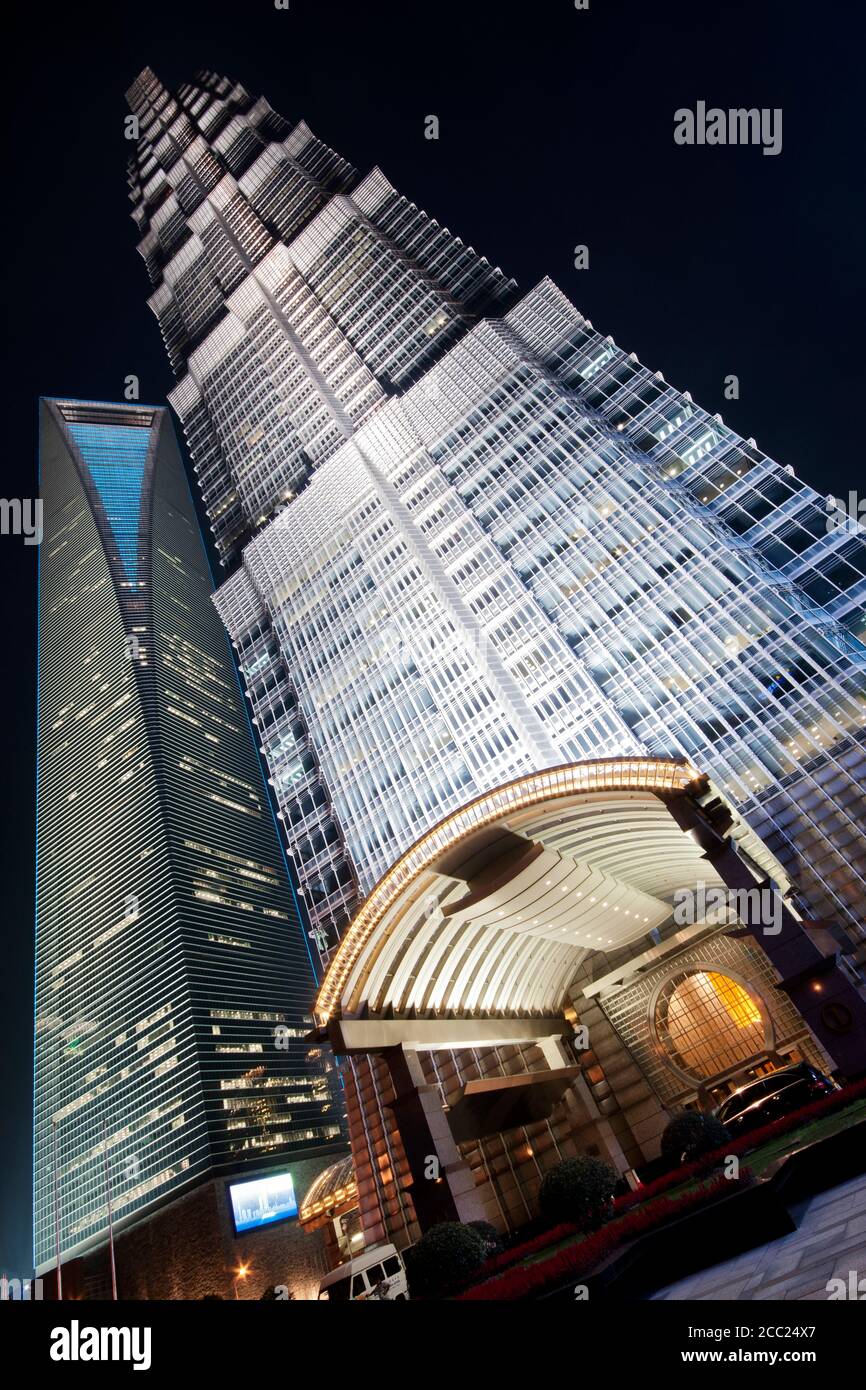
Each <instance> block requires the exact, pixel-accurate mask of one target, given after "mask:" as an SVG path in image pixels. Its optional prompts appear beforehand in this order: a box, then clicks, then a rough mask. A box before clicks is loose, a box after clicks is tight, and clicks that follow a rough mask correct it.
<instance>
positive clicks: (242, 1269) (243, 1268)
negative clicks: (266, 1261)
mask: <svg viewBox="0 0 866 1390" xmlns="http://www.w3.org/2000/svg"><path fill="white" fill-rule="evenodd" d="M249 1272H250V1267H249V1265H239V1266H238V1268H237V1269H236V1270H235V1277H234V1288H235V1298H237V1299H239V1298H240V1294H239V1293H238V1280H239V1279H246V1277H247V1275H248V1274H249Z"/></svg>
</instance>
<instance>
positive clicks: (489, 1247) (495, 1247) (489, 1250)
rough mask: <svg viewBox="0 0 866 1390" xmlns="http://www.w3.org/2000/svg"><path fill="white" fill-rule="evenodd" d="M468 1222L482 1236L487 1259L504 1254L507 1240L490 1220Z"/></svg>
mask: <svg viewBox="0 0 866 1390" xmlns="http://www.w3.org/2000/svg"><path fill="white" fill-rule="evenodd" d="M468 1224H469V1225H470V1226H471V1227H472V1230H473V1231H477V1232H478V1235H479V1236H480V1237H481V1240H482V1242H483V1244H484V1258H485V1260H489V1259H490V1258H491V1257H492V1256H493V1255H501V1254H502V1251H503V1250H504V1249H505V1242H504V1241H503V1239H502V1237H501V1235H500V1234H499V1232H498V1231H497V1229H496V1227H495V1226H493V1225H491V1223H490V1222H489V1221H470V1222H469V1223H468Z"/></svg>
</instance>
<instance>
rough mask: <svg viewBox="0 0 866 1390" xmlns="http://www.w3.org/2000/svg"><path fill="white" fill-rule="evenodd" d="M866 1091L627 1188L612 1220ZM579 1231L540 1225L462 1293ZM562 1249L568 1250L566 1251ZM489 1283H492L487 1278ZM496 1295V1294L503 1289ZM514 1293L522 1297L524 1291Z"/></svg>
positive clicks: (708, 1190) (833, 1099)
mask: <svg viewBox="0 0 866 1390" xmlns="http://www.w3.org/2000/svg"><path fill="white" fill-rule="evenodd" d="M862 1096H866V1080H864V1081H858V1082H856V1083H854V1084H853V1085H851V1086H845V1087H843V1089H842V1090H841V1091H834V1092H832V1094H830V1095H828V1096H822V1097H821V1099H820V1100H816V1101H813V1102H812V1103H811V1104H810V1105H805V1106H803V1107H802V1109H800V1110H796V1111H793V1112H792V1113H791V1114H790V1115H784V1116H782V1117H781V1118H780V1119H778V1120H774V1121H773V1122H772V1123H771V1124H768V1125H763V1126H762V1127H761V1128H760V1129H756V1130H752V1132H751V1133H750V1134H744V1135H743V1136H742V1138H740V1139H734V1140H731V1141H730V1142H729V1143H727V1144H725V1145H723V1146H722V1148H720V1149H716V1150H714V1151H713V1152H712V1153H709V1154H705V1155H704V1156H703V1157H702V1158H699V1159H696V1160H695V1162H694V1163H687V1164H682V1165H681V1166H680V1167H678V1168H675V1169H674V1170H673V1171H672V1172H670V1173H665V1174H664V1175H663V1176H662V1177H660V1178H656V1179H655V1181H654V1182H651V1183H646V1184H644V1185H643V1186H641V1187H639V1188H637V1189H636V1190H635V1191H633V1192H627V1193H623V1195H622V1196H621V1197H617V1199H616V1201H615V1202H614V1214H613V1218H612V1223H616V1225H617V1229H619V1227H620V1223H619V1222H618V1221H617V1218H618V1217H619V1216H621V1215H625V1213H626V1212H629V1211H633V1210H634V1208H635V1207H642V1206H643V1204H644V1203H646V1202H650V1201H653V1199H655V1198H658V1197H660V1196H661V1195H662V1194H664V1193H665V1192H667V1191H669V1190H670V1189H671V1188H673V1187H681V1186H683V1185H684V1184H685V1183H689V1182H692V1181H694V1180H695V1179H697V1178H700V1177H702V1176H705V1175H707V1174H709V1173H710V1172H711V1171H712V1170H713V1169H714V1168H717V1167H718V1165H719V1163H720V1162H722V1161H723V1160H724V1159H725V1158H726V1157H727V1156H728V1155H730V1154H734V1155H737V1156H739V1155H741V1154H743V1153H745V1152H747V1151H748V1150H751V1149H756V1148H760V1147H761V1146H762V1145H763V1144H766V1143H768V1142H770V1141H771V1140H773V1139H776V1138H778V1137H779V1136H780V1135H782V1134H785V1133H787V1132H788V1131H790V1130H793V1129H796V1128H798V1127H799V1126H800V1125H803V1124H806V1123H808V1122H809V1121H810V1120H814V1119H817V1118H819V1117H821V1116H823V1115H826V1114H829V1113H831V1112H832V1111H833V1110H836V1109H841V1108H842V1107H844V1106H845V1105H849V1104H850V1103H851V1102H852V1101H855V1100H858V1099H860V1098H861V1097H862ZM720 1181H721V1182H722V1183H724V1189H719V1191H721V1190H726V1191H728V1192H729V1191H730V1181H729V1180H727V1179H721V1180H720ZM716 1186H717V1185H716V1184H711V1185H710V1186H709V1187H703V1188H700V1189H698V1193H699V1194H700V1195H699V1197H698V1202H700V1201H706V1200H707V1199H708V1198H711V1197H712V1196H714V1195H716ZM684 1195H685V1196H688V1197H692V1196H693V1194H691V1193H687V1194H684ZM656 1210H657V1206H656V1204H655V1203H654V1205H653V1213H655V1211H656ZM676 1210H680V1208H679V1207H676ZM668 1215H670V1208H669V1207H668V1208H666V1210H665V1216H668ZM662 1219H664V1218H662ZM610 1224H611V1223H609V1225H608V1226H607V1227H603V1228H602V1230H601V1231H598V1232H596V1233H595V1235H594V1236H591V1237H587V1241H588V1240H596V1239H598V1238H599V1237H601V1236H603V1235H604V1234H605V1232H606V1231H607V1230H608V1229H609V1227H610ZM578 1234H579V1231H578V1228H577V1227H576V1226H574V1225H571V1224H564V1225H559V1226H553V1227H551V1228H550V1230H547V1231H542V1232H541V1234H540V1235H537V1236H535V1237H533V1238H532V1239H531V1240H528V1241H523V1242H522V1243H521V1244H520V1245H514V1246H512V1247H511V1248H510V1249H508V1250H503V1251H502V1253H501V1254H499V1255H494V1256H493V1257H492V1259H490V1260H488V1261H487V1262H486V1263H485V1265H484V1266H483V1267H482V1269H481V1270H480V1271H479V1273H478V1275H476V1276H475V1280H474V1281H473V1286H472V1288H471V1289H468V1290H466V1291H465V1292H464V1293H463V1294H462V1295H460V1296H461V1297H466V1298H468V1297H478V1296H480V1295H477V1294H476V1293H475V1288H476V1286H477V1281H478V1279H483V1280H489V1279H491V1278H492V1277H493V1276H495V1275H497V1274H499V1273H501V1272H502V1271H503V1270H506V1269H510V1268H511V1267H512V1266H513V1265H517V1264H520V1263H522V1262H523V1261H524V1260H527V1259H530V1258H531V1257H532V1256H533V1255H537V1254H539V1253H540V1252H542V1251H544V1250H546V1249H547V1248H548V1247H549V1246H552V1245H558V1244H559V1243H560V1242H561V1241H564V1240H568V1238H569V1237H570V1236H576V1235H578ZM587 1241H581V1242H580V1247H579V1248H580V1249H583V1248H584V1247H585V1246H586V1244H587ZM576 1248H578V1247H576V1246H572V1247H570V1249H576ZM561 1253H563V1254H566V1253H568V1252H561ZM604 1253H605V1254H606V1253H608V1252H607V1251H605V1252H604ZM596 1258H600V1257H596ZM547 1264H548V1262H547V1261H545V1262H544V1265H545V1267H547ZM485 1288H489V1284H485ZM491 1296H492V1295H491ZM496 1296H497V1297H498V1296H499V1295H496ZM503 1296H506V1295H503ZM515 1296H516V1297H519V1296H520V1295H515Z"/></svg>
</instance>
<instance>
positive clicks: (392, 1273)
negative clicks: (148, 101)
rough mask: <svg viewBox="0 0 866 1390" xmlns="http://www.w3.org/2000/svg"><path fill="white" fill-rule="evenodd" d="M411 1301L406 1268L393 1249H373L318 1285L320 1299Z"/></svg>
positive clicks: (326, 1276)
mask: <svg viewBox="0 0 866 1390" xmlns="http://www.w3.org/2000/svg"><path fill="white" fill-rule="evenodd" d="M408 1297H409V1284H408V1281H407V1279H406V1266H405V1265H404V1264H403V1259H402V1256H401V1255H400V1252H399V1250H398V1249H397V1248H396V1246H394V1245H373V1246H371V1247H370V1249H369V1250H365V1251H364V1252H363V1254H361V1255H356V1256H355V1258H354V1259H353V1260H347V1261H346V1263H345V1264H342V1265H340V1266H339V1268H338V1269H332V1270H331V1273H330V1274H326V1275H325V1277H324V1279H323V1280H322V1282H321V1283H320V1285H319V1298H327V1299H336V1300H340V1301H343V1302H348V1301H349V1300H353V1301H354V1300H356V1299H362V1298H366V1299H392V1298H393V1299H396V1298H408Z"/></svg>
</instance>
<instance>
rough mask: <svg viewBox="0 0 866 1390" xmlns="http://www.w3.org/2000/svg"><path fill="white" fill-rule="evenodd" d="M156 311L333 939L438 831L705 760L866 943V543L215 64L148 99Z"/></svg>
mask: <svg viewBox="0 0 866 1390" xmlns="http://www.w3.org/2000/svg"><path fill="white" fill-rule="evenodd" d="M129 99H130V104H131V106H132V108H133V110H134V111H135V112H136V113H137V114H138V116H139V120H140V130H141V140H140V142H139V146H138V151H137V155H136V157H135V159H134V160H133V161H132V163H131V166H130V188H131V197H132V200H133V203H134V213H133V216H134V218H135V220H136V223H137V225H138V227H139V229H140V232H141V237H142V240H141V244H140V250H141V252H142V255H143V257H144V259H145V261H146V262H147V265H148V268H149V271H150V274H151V278H152V281H153V285H154V291H153V294H152V296H151V300H150V303H151V307H152V308H153V309H154V311H155V312H156V314H157V316H158V318H159V321H160V325H161V328H162V331H163V335H164V337H165V339H166V343H167V347H168V350H169V354H170V356H171V360H172V362H173V364H174V367H175V370H176V372H177V374H178V385H177V387H176V388H175V390H174V391H173V392H172V396H171V399H172V402H173V404H174V406H175V408H176V409H177V411H178V413H179V415H180V417H181V419H182V421H183V425H184V430H185V433H186V437H187V439H188V442H189V446H190V449H191V452H192V455H193V459H194V461H195V468H196V473H197V476H198V483H199V486H200V488H201V490H202V495H203V497H204V499H205V503H206V506H207V508H208V512H209V515H210V517H211V520H212V523H213V528H214V535H215V538H216V542H217V544H218V546H219V548H220V550H221V553H222V555H223V559H224V562H225V564H226V567H227V568H228V569H230V570H231V571H232V572H231V574H230V576H229V577H228V578H227V579H226V580H225V582H224V583H223V584H222V585H221V587H220V589H219V591H218V593H217V596H216V604H217V607H218V610H219V612H220V614H221V616H222V618H223V620H224V622H225V624H226V626H227V628H228V630H229V632H230V635H231V637H232V640H233V642H234V644H235V647H236V649H237V654H238V658H239V661H240V664H241V669H242V671H243V674H244V679H245V682H246V686H247V694H248V698H249V700H250V703H251V710H252V714H253V719H254V723H255V725H256V727H257V730H258V734H259V738H260V742H261V747H262V751H263V752H264V754H265V756H266V759H267V762H268V766H269V770H270V775H271V780H272V783H273V786H274V789H275V792H276V796H277V800H278V802H279V805H280V814H281V817H282V822H283V825H284V828H285V831H286V835H287V839H288V843H289V848H290V851H291V853H292V855H293V857H294V860H295V862H296V864H297V867H298V874H299V878H300V881H301V884H302V888H303V891H304V893H305V897H306V901H307V904H308V905H309V908H310V912H311V916H312V917H313V920H314V923H315V924H316V927H317V928H319V929H320V939H321V941H322V945H323V949H324V950H325V952H326V953H327V951H328V950H329V949H330V948H331V947H333V945H334V944H335V941H336V939H337V936H338V935H339V932H340V931H341V929H342V927H343V925H344V924H345V922H346V920H347V918H348V916H349V915H350V914H351V912H352V910H353V908H354V906H355V905H356V904H357V901H358V897H359V895H363V894H365V893H366V892H368V891H369V889H370V888H371V887H372V886H373V884H374V883H375V881H376V879H377V878H378V877H380V875H381V874H383V873H384V872H385V871H386V870H387V869H388V867H389V866H390V864H392V863H393V861H394V860H395V858H396V857H397V856H398V855H399V854H400V852H401V851H402V850H404V849H405V848H406V847H407V846H408V845H410V844H412V843H413V842H414V841H415V840H416V839H417V837H418V836H419V835H420V834H421V833H422V831H423V830H424V829H425V828H426V827H428V826H431V825H433V824H434V823H435V822H436V821H438V820H439V819H441V818H442V817H443V816H445V815H447V814H448V813H449V812H451V811H453V810H455V809H456V808H457V807H459V806H460V805H461V804H463V803H464V802H466V801H468V800H470V799H471V798H472V797H473V796H475V795H477V794H479V793H480V792H482V791H484V790H486V789H488V788H491V787H494V786H496V785H498V784H500V783H502V782H503V781H506V780H507V779H508V778H510V777H514V776H518V775H520V774H521V773H525V772H528V771H531V770H533V769H537V768H542V767H546V766H550V765H553V764H558V763H564V762H570V761H573V760H579V759H584V758H591V757H604V756H614V755H629V754H640V753H645V754H652V755H657V756H686V757H689V758H691V759H692V760H693V762H694V763H695V765H696V766H698V767H700V768H701V769H702V770H705V771H706V772H708V773H709V774H710V775H711V776H712V777H713V779H714V781H715V782H716V783H717V784H718V785H719V786H720V787H721V788H722V789H723V790H724V792H725V794H726V795H727V796H728V797H729V798H730V799H731V800H732V802H733V803H734V804H735V806H736V807H737V809H738V810H739V811H740V812H741V813H742V814H743V816H744V817H745V819H746V820H747V821H748V822H749V823H750V824H751V825H752V826H753V827H754V829H755V830H756V831H757V832H758V834H759V835H760V836H761V837H762V839H763V840H764V841H765V842H766V843H767V845H768V846H769V847H770V848H771V849H772V850H773V852H774V853H775V854H776V855H777V857H778V858H779V860H780V861H781V863H782V864H783V865H784V867H785V869H786V870H787V871H788V872H789V873H790V875H791V877H792V878H793V880H794V882H795V884H796V888H797V896H796V901H797V902H798V904H799V906H800V908H801V910H802V911H803V913H804V915H806V916H807V917H816V916H826V917H829V918H831V919H834V920H836V921H838V922H840V923H842V924H844V926H845V928H846V929H847V931H848V932H849V934H850V936H851V938H852V940H853V942H854V943H855V948H856V950H857V951H858V954H859V955H860V956H862V955H863V953H864V945H863V941H864V927H863V923H864V918H866V890H864V886H863V881H862V865H863V863H864V862H866V835H864V815H863V790H862V788H863V785H864V782H866V751H864V742H866V741H864V710H866V680H864V675H866V647H864V637H866V534H864V531H863V528H862V527H861V526H859V525H858V524H857V523H856V521H855V520H853V519H850V518H849V519H846V518H845V517H844V515H840V512H839V509H838V508H836V507H835V505H831V501H832V499H829V500H828V499H825V498H824V497H822V496H820V495H819V494H817V493H816V492H815V490H814V489H812V488H810V487H809V486H808V485H807V484H805V483H804V482H803V481H802V480H800V479H798V478H797V477H796V476H795V475H794V473H793V470H792V469H790V468H786V467H783V466H781V465H779V464H778V463H776V462H774V461H773V460H772V459H770V458H768V457H767V456H766V455H765V454H763V453H762V451H761V450H760V449H759V448H758V447H757V445H756V444H755V442H754V440H745V439H743V438H741V437H740V436H739V435H737V434H736V433H735V432H734V431H733V430H731V429H729V428H728V427H727V426H726V425H725V424H724V422H723V420H722V419H721V417H719V416H718V415H710V414H709V413H708V412H706V411H704V410H702V409H701V408H700V407H699V406H698V405H697V404H696V403H695V402H694V401H693V400H692V399H691V397H690V395H689V394H688V392H683V391H680V390H679V389H677V388H675V387H673V386H671V385H670V384H669V383H667V382H666V381H665V380H664V379H663V378H662V376H661V374H660V373H659V372H653V371H652V370H651V369H648V368H646V367H644V366H643V365H642V364H641V363H640V362H639V361H638V360H637V358H636V357H635V355H634V354H633V353H631V354H630V353H628V352H627V351H626V350H624V349H622V348H620V347H619V346H618V345H617V344H616V343H614V342H613V340H612V339H611V338H609V337H605V336H604V335H603V334H602V333H600V332H599V331H597V330H596V329H595V328H594V327H593V325H592V324H591V323H590V322H588V321H587V320H586V319H585V318H584V317H583V316H582V315H581V314H580V312H579V311H578V310H577V309H576V308H575V307H574V306H573V305H572V304H571V303H570V302H569V301H568V300H567V298H566V297H565V296H564V295H563V294H562V293H561V291H560V290H558V289H557V287H556V286H555V285H554V284H552V282H551V281H550V280H547V279H545V280H542V281H541V282H540V283H539V284H538V285H537V286H536V287H535V288H533V289H531V290H530V291H529V292H528V293H525V294H523V296H522V297H518V294H517V291H516V287H515V286H514V284H513V282H512V281H510V280H509V279H508V278H507V277H506V276H504V275H503V274H502V272H501V271H499V270H497V269H496V268H495V267H492V266H490V265H489V263H488V262H487V261H486V260H485V259H484V258H483V257H481V256H479V255H478V254H477V253H476V252H475V251H473V250H472V249H471V248H468V247H466V246H465V245H464V244H463V243H462V242H461V241H460V240H459V239H458V238H457V237H455V236H453V234H452V233H450V232H449V231H448V230H447V229H445V228H443V227H441V226H440V225H439V224H437V223H436V222H435V221H434V220H433V219H431V218H429V217H427V215H426V214H424V213H422V212H421V211H420V210H419V209H417V208H416V207H415V206H414V205H413V204H412V203H410V202H409V201H408V200H407V199H405V198H403V197H402V196H401V195H400V194H399V193H398V192H397V191H396V190H395V189H394V188H393V187H392V186H391V184H390V183H389V182H388V181H387V179H386V178H385V177H384V175H383V174H382V173H381V171H379V170H378V169H374V170H373V171H372V172H371V173H369V174H368V175H367V176H366V177H364V178H362V179H358V178H357V177H356V175H355V174H354V172H353V171H352V170H351V169H350V168H349V166H348V165H347V164H346V163H345V161H343V160H341V159H340V158H339V156H337V155H336V154H334V152H333V151H331V150H329V149H327V147H325V146H323V145H322V144H321V142H319V141H317V140H316V139H315V137H314V136H313V135H312V133H311V132H310V131H309V129H308V127H307V126H306V125H305V124H304V123H303V122H299V123H297V124H294V125H293V124H290V123H288V122H286V121H282V120H281V119H280V118H279V117H276V116H275V114H274V113H273V112H272V110H271V108H270V107H269V106H268V105H267V103H266V102H264V101H263V100H258V101H256V100H255V99H254V98H252V97H251V96H250V95H249V94H247V93H246V92H245V91H244V89H243V88H241V87H239V86H237V85H235V84H232V83H231V82H229V81H228V80H226V79H223V78H219V77H216V76H215V75H213V74H210V73H203V74H200V75H199V77H198V78H197V80H196V82H195V83H192V84H188V85H185V86H183V87H181V88H180V89H179V90H178V92H177V94H171V93H169V92H168V91H167V90H166V89H165V88H163V87H162V86H161V84H160V83H159V82H158V80H157V78H156V77H155V76H154V75H153V74H152V73H151V72H150V71H149V70H146V71H145V72H143V73H142V74H141V75H140V77H139V78H138V79H137V81H136V83H135V84H134V86H133V87H132V88H131V90H130V93H129Z"/></svg>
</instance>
